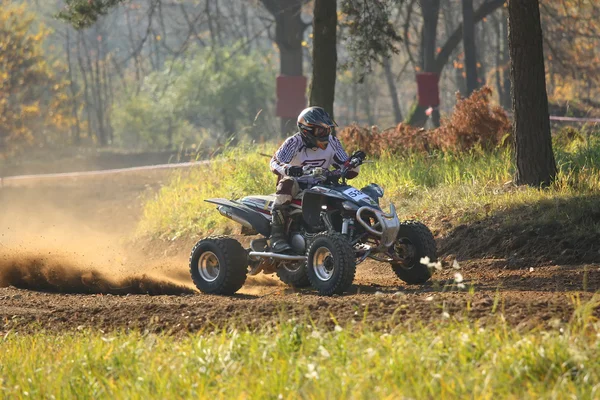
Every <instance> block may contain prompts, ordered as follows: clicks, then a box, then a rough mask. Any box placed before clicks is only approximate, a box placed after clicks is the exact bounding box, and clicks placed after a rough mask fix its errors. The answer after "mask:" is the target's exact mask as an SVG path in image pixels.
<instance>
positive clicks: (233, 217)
mask: <svg viewBox="0 0 600 400" xmlns="http://www.w3.org/2000/svg"><path fill="white" fill-rule="evenodd" d="M217 210H219V213H221V215H222V216H224V217H226V218H229V219H230V220H233V221H235V222H237V223H238V224H240V225H242V226H245V227H246V228H248V229H252V230H254V227H253V226H252V225H251V224H250V222H248V221H246V220H245V219H244V218H242V217H240V216H238V215H235V214H234V213H232V212H231V208H229V207H225V206H219V207H217Z"/></svg>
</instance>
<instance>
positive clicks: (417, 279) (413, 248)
mask: <svg viewBox="0 0 600 400" xmlns="http://www.w3.org/2000/svg"><path fill="white" fill-rule="evenodd" d="M392 250H393V252H394V255H395V256H396V257H397V258H399V259H401V261H397V262H393V263H392V269H393V270H394V272H395V273H396V276H398V278H400V279H401V280H403V281H404V282H406V283H408V284H409V285H417V284H421V283H425V282H427V281H428V280H429V278H431V271H430V270H429V267H428V266H427V265H425V264H421V259H422V258H424V257H428V258H429V260H430V262H434V261H436V259H437V254H436V253H437V250H436V245H435V239H434V238H433V234H432V233H431V231H430V230H429V228H428V227H427V226H425V225H424V224H422V223H420V222H417V221H407V222H403V223H402V224H401V225H400V230H399V231H398V236H397V239H396V242H395V243H394V245H393V247H392Z"/></svg>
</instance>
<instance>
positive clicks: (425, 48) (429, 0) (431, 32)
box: [407, 0, 440, 126]
mask: <svg viewBox="0 0 600 400" xmlns="http://www.w3.org/2000/svg"><path fill="white" fill-rule="evenodd" d="M421 11H422V13H423V30H422V32H421V51H420V55H421V56H420V59H421V70H422V71H423V72H434V68H435V54H436V49H437V47H436V39H437V26H438V19H439V15H440V0H421ZM426 122H427V115H426V114H425V107H421V106H420V105H418V104H415V105H413V107H412V108H411V111H410V113H409V115H408V118H407V123H408V124H410V125H414V126H425V123H426Z"/></svg>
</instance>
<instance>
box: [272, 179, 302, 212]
mask: <svg viewBox="0 0 600 400" xmlns="http://www.w3.org/2000/svg"><path fill="white" fill-rule="evenodd" d="M299 193H300V185H299V184H298V181H297V180H296V179H295V178H292V177H291V176H286V177H284V178H282V179H281V180H280V181H279V183H278V184H277V190H276V191H275V202H274V204H273V207H281V206H285V205H288V204H290V203H291V202H292V199H293V198H294V197H296V196H298V194H299Z"/></svg>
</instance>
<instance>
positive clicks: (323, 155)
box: [271, 133, 358, 184]
mask: <svg viewBox="0 0 600 400" xmlns="http://www.w3.org/2000/svg"><path fill="white" fill-rule="evenodd" d="M348 158H349V157H348V154H346V152H345V151H344V148H343V147H342V144H341V143H340V141H339V140H338V138H336V137H335V136H331V137H330V138H329V145H328V146H327V147H326V148H325V150H323V149H320V148H318V147H317V148H314V149H311V148H308V147H306V146H305V145H304V142H303V141H302V136H301V135H300V133H296V134H295V135H293V136H290V137H289V138H287V139H286V141H285V142H283V144H282V145H281V147H280V148H279V150H277V152H276V153H275V155H274V156H273V158H272V159H271V171H273V172H274V173H276V174H278V175H279V176H282V177H283V176H286V173H285V167H287V166H305V165H309V166H312V167H322V168H325V169H329V168H330V167H331V166H333V167H335V168H341V167H342V165H343V164H344V163H345V162H346V161H348ZM353 171H355V172H357V173H358V168H356V169H353ZM297 180H298V182H302V183H307V184H313V183H315V179H314V178H313V177H310V176H302V177H300V178H297Z"/></svg>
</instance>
